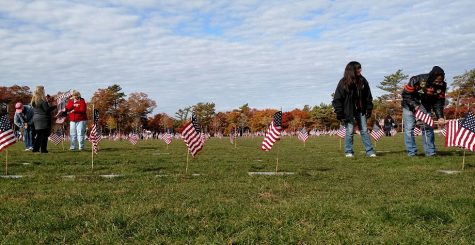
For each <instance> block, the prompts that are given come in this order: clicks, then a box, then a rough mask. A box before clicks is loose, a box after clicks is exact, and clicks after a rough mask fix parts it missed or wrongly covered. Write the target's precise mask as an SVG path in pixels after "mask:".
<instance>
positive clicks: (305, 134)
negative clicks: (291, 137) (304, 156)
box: [297, 128, 308, 142]
mask: <svg viewBox="0 0 475 245" xmlns="http://www.w3.org/2000/svg"><path fill="white" fill-rule="evenodd" d="M297 138H298V139H299V140H301V141H303V142H305V141H307V139H308V132H307V129H305V128H302V129H301V130H300V131H299V134H298V136H297Z"/></svg>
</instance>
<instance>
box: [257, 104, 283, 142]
mask: <svg viewBox="0 0 475 245" xmlns="http://www.w3.org/2000/svg"><path fill="white" fill-rule="evenodd" d="M281 132H282V111H278V112H276V113H275V114H274V119H273V120H272V122H271V123H270V125H269V127H268V128H267V131H266V136H265V137H264V141H262V145H261V150H263V151H270V150H271V149H272V146H273V145H274V143H275V142H276V141H277V140H278V139H280V133H281Z"/></svg>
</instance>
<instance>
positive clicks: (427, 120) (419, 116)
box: [414, 109, 434, 127]
mask: <svg viewBox="0 0 475 245" xmlns="http://www.w3.org/2000/svg"><path fill="white" fill-rule="evenodd" d="M414 116H415V117H416V118H417V119H419V120H421V121H422V122H424V123H426V124H427V125H429V126H431V127H434V120H433V119H432V117H431V116H430V115H429V114H426V113H424V112H423V111H421V110H420V109H417V110H416V112H415V113H414Z"/></svg>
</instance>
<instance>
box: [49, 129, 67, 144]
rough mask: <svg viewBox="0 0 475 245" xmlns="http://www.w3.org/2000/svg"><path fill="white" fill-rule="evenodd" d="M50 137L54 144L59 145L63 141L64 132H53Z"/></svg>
mask: <svg viewBox="0 0 475 245" xmlns="http://www.w3.org/2000/svg"><path fill="white" fill-rule="evenodd" d="M48 139H49V140H51V142H53V144H55V145H58V144H59V143H61V142H62V141H63V134H62V133H61V132H53V133H51V135H50V136H49V137H48Z"/></svg>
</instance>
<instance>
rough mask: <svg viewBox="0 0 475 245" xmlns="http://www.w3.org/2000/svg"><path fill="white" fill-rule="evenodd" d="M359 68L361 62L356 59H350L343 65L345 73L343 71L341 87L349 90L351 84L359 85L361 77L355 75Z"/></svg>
mask: <svg viewBox="0 0 475 245" xmlns="http://www.w3.org/2000/svg"><path fill="white" fill-rule="evenodd" d="M359 69H361V64H360V63H359V62H358V61H351V62H350V63H348V64H347V65H346V67H345V73H343V78H342V80H343V88H344V89H345V90H349V88H350V87H351V85H353V84H354V85H356V87H358V88H359V87H361V79H360V77H359V76H358V75H356V71H358V70H359Z"/></svg>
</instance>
